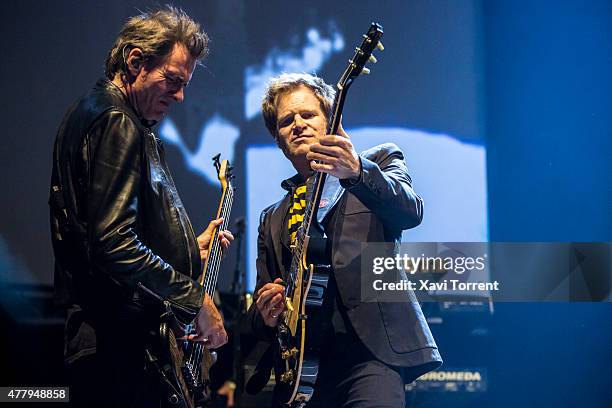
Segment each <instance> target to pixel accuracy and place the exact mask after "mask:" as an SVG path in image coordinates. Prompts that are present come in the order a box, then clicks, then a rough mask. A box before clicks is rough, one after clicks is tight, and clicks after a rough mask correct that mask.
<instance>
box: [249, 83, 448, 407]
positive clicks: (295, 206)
mask: <svg viewBox="0 0 612 408" xmlns="http://www.w3.org/2000/svg"><path fill="white" fill-rule="evenodd" d="M333 99H334V90H333V88H332V87H330V86H329V85H327V84H325V82H323V80H321V79H320V78H317V77H313V76H311V75H307V74H283V75H281V76H279V77H276V78H273V79H271V80H270V84H269V86H268V88H267V90H266V94H265V96H264V102H263V105H262V112H263V116H264V119H265V123H266V127H267V128H268V130H269V131H270V133H271V134H272V136H273V137H274V139H275V141H276V143H277V144H278V146H279V147H280V148H281V150H282V151H283V153H284V155H285V156H286V157H287V159H289V160H290V161H291V163H292V165H293V167H294V168H295V169H296V171H297V174H296V175H295V176H293V177H292V178H290V179H288V180H285V181H283V183H282V187H283V188H284V189H285V190H287V195H285V197H284V198H283V199H282V200H281V201H279V202H277V203H275V204H273V205H271V206H270V207H268V208H266V209H264V211H263V212H262V215H261V219H260V224H259V236H258V241H257V246H258V251H257V286H256V290H255V300H256V301H255V303H254V304H253V306H252V307H251V308H250V310H249V319H250V323H251V326H252V328H253V330H254V332H255V333H257V334H258V335H259V337H260V338H262V339H265V340H268V341H270V342H271V344H272V347H278V343H277V342H276V341H275V333H276V332H275V327H276V326H277V325H278V323H279V319H281V318H282V314H283V312H284V311H285V310H286V307H287V306H286V304H285V301H284V290H285V287H284V285H283V283H284V282H283V280H286V279H287V278H286V277H285V274H286V272H285V271H287V270H289V265H290V263H291V251H290V249H289V248H290V247H291V244H292V242H294V241H292V239H293V235H292V234H294V233H295V229H296V228H297V226H299V223H300V222H301V218H303V216H304V215H303V211H304V209H303V208H304V205H305V198H306V197H303V194H304V193H303V192H304V191H305V190H307V189H308V187H305V185H307V181H306V180H307V178H308V177H309V176H310V175H311V174H312V170H315V171H322V172H325V173H328V176H327V181H326V183H325V187H324V189H323V191H322V194H321V199H320V204H319V207H318V212H317V220H318V222H319V223H320V224H321V225H322V226H323V228H324V231H325V234H326V236H327V240H328V245H327V247H328V256H329V259H328V260H327V261H326V263H327V262H329V263H331V266H332V270H333V272H332V273H331V277H330V284H329V287H328V292H329V294H330V295H331V296H332V297H331V298H330V299H328V301H331V302H330V303H332V302H333V303H332V307H331V308H330V309H332V311H331V312H330V316H329V319H330V321H327V322H325V321H324V322H322V324H321V326H319V327H317V328H311V329H310V334H311V335H315V336H317V337H319V336H321V337H322V338H323V339H324V340H323V342H324V347H323V349H322V351H321V356H320V365H319V371H318V377H317V381H316V384H315V387H314V396H313V397H312V400H311V401H310V402H309V403H308V405H307V407H308V408H310V407H349V406H350V407H353V406H359V407H372V408H374V407H376V408H379V407H395V408H399V407H402V408H403V407H404V400H405V397H404V381H407V382H411V381H413V380H414V379H415V378H417V377H418V376H420V375H422V374H424V373H426V372H428V371H430V370H433V369H435V368H436V367H438V366H439V365H440V364H441V362H442V359H441V357H440V354H439V352H438V349H437V346H436V343H435V341H434V339H433V337H432V334H431V332H430V330H429V327H428V325H427V322H426V321H425V318H424V316H423V313H422V312H421V308H420V306H419V304H418V303H417V301H416V299H415V296H414V294H413V293H412V292H406V293H403V294H402V295H403V296H404V297H403V299H402V301H396V302H385V301H384V300H383V301H380V300H379V301H364V299H362V296H361V286H360V283H361V281H362V279H361V278H362V274H363V273H367V271H362V270H361V268H362V266H361V251H362V243H366V242H388V243H391V244H397V243H399V242H400V240H401V235H402V230H404V229H408V228H413V227H415V226H417V225H419V224H420V223H421V220H422V217H423V202H422V200H421V198H420V197H419V196H418V195H417V194H416V193H415V191H414V190H413V188H412V181H411V178H410V176H409V175H408V170H407V168H406V164H405V162H404V155H403V153H402V152H401V151H400V150H399V148H398V147H397V146H395V145H394V144H391V143H386V144H383V145H380V146H376V147H373V148H371V149H369V150H367V151H365V152H362V153H361V154H357V153H356V152H355V149H354V148H353V145H352V143H351V141H350V138H349V136H348V135H347V134H346V132H345V131H344V130H343V129H342V127H341V126H340V128H339V130H338V134H337V135H326V132H327V126H328V122H329V120H330V118H331V111H332V105H333ZM315 161H316V162H315ZM300 201H301V202H300ZM300 210H301V211H302V214H300ZM296 220H297V221H298V222H297V223H296V222H295V221H296ZM390 246H391V247H396V245H390ZM389 255H393V254H389ZM370 273H371V271H370ZM313 330H314V332H313ZM315 332H316V333H315ZM321 333H322V334H321ZM307 336H308V334H307ZM273 354H274V355H275V356H276V359H277V364H276V366H277V367H279V366H281V367H282V366H284V364H283V362H282V360H281V359H280V358H279V355H280V353H279V352H278V351H277V352H276V353H273ZM259 367H260V369H259V370H258V372H264V371H265V370H264V369H261V367H265V361H262V362H261V363H260V365H259ZM269 367H270V366H268V369H267V371H269ZM309 372H311V371H309ZM277 374H278V373H277ZM402 376H403V378H402ZM276 379H277V383H278V382H279V376H278V375H277V376H276ZM255 382H257V383H259V384H265V380H261V379H257V378H256V377H255V378H254V380H253V383H255Z"/></svg>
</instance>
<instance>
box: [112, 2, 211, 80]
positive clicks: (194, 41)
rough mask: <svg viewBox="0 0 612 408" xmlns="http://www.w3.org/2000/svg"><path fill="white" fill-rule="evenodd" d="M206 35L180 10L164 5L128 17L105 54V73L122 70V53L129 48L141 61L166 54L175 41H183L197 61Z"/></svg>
mask: <svg viewBox="0 0 612 408" xmlns="http://www.w3.org/2000/svg"><path fill="white" fill-rule="evenodd" d="M208 42H209V39H208V35H206V33H205V32H204V31H202V30H201V28H200V24H198V23H196V22H195V21H194V20H193V19H192V18H191V17H189V16H188V15H187V14H186V13H185V12H184V11H183V10H181V9H180V8H177V7H173V6H170V5H166V6H164V7H163V8H160V9H156V10H152V11H149V12H145V13H141V14H139V15H137V16H134V17H130V19H129V20H128V21H127V22H126V23H125V25H124V26H123V28H122V29H121V31H120V32H119V35H118V36H117V39H116V40H115V44H114V45H113V48H112V49H111V50H110V51H109V53H108V56H107V57H106V70H105V73H106V76H107V77H108V78H109V79H113V78H114V77H115V74H116V73H118V72H119V73H123V74H125V73H126V72H125V69H126V68H125V57H126V55H127V54H128V53H129V51H130V50H131V49H133V48H139V49H140V50H142V53H143V55H144V59H145V63H151V62H153V61H155V60H157V59H159V58H165V57H167V56H168V55H169V54H170V53H171V52H172V49H173V48H174V45H175V44H177V43H178V44H182V45H184V46H185V47H186V48H187V50H188V51H189V54H190V55H191V56H192V57H193V58H194V59H195V60H196V62H197V63H198V64H202V60H203V59H204V57H206V54H207V53H208Z"/></svg>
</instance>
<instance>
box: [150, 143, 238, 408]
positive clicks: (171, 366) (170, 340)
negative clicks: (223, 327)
mask: <svg viewBox="0 0 612 408" xmlns="http://www.w3.org/2000/svg"><path fill="white" fill-rule="evenodd" d="M219 157H220V155H216V156H215V157H214V158H213V160H214V162H215V167H216V168H217V173H218V175H219V180H220V181H221V187H222V194H221V202H220V204H219V209H218V211H217V218H220V217H223V222H222V224H221V225H220V227H217V229H216V230H215V231H214V232H213V237H212V239H211V242H210V245H209V248H208V258H207V259H206V265H205V266H204V273H203V274H202V276H201V277H200V279H199V282H200V284H201V285H202V286H203V287H204V291H205V293H207V294H208V295H209V296H210V297H211V299H212V298H213V296H214V294H215V288H216V287H217V277H218V275H219V265H220V264H221V240H220V238H219V231H220V230H226V229H227V226H228V223H229V218H230V212H231V210H232V203H233V201H234V188H233V187H232V179H233V178H234V176H233V175H232V174H231V170H232V168H231V167H230V165H229V162H228V161H227V160H223V161H222V162H220V161H219ZM219 228H220V229H219ZM170 315H171V316H173V315H172V314H170ZM190 333H195V327H194V325H193V323H192V324H189V325H186V326H185V325H182V324H181V323H180V322H178V321H177V320H176V319H174V318H170V319H165V321H164V319H162V323H161V325H160V328H159V335H160V338H161V343H162V344H161V349H162V350H161V354H162V356H161V360H162V364H163V366H164V367H165V370H164V374H163V375H164V377H165V380H166V384H167V385H168V384H171V386H169V387H167V388H168V390H166V391H167V392H166V394H167V401H168V402H169V406H175V407H180V408H195V407H197V406H200V405H201V404H202V403H203V402H205V401H206V400H208V399H209V398H210V375H209V371H210V368H211V366H212V365H213V364H214V363H215V362H216V359H217V358H216V353H215V352H214V351H213V352H211V351H210V350H208V349H207V348H206V347H205V346H204V345H203V344H202V343H199V342H191V341H181V340H179V339H180V338H182V337H184V336H185V335H187V334H190Z"/></svg>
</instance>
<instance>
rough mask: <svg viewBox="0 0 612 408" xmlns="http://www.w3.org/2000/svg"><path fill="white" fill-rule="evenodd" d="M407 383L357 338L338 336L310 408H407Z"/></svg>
mask: <svg viewBox="0 0 612 408" xmlns="http://www.w3.org/2000/svg"><path fill="white" fill-rule="evenodd" d="M405 404H406V402H405V393H404V381H403V380H402V377H401V375H400V373H399V369H397V368H394V367H390V366H388V365H386V364H384V363H382V362H380V361H379V360H377V359H376V358H374V356H373V355H372V354H371V353H370V352H369V351H368V350H367V349H366V348H365V346H364V345H363V344H362V343H361V342H360V341H359V339H357V338H356V337H355V335H354V334H336V335H335V336H334V338H333V341H332V344H331V347H329V348H326V351H325V353H323V354H322V356H321V361H320V365H319V375H318V377H317V382H316V386H315V392H314V395H313V398H312V399H311V400H310V402H309V403H308V404H307V407H308V408H327V407H329V408H332V407H334V408H336V407H342V408H404V407H405Z"/></svg>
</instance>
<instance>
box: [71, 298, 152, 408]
mask: <svg viewBox="0 0 612 408" xmlns="http://www.w3.org/2000/svg"><path fill="white" fill-rule="evenodd" d="M109 316H111V318H109V319H108V321H105V322H99V323H98V324H97V325H96V327H97V329H96V353H95V354H93V355H89V356H84V357H81V358H79V359H77V360H76V361H75V362H73V363H71V364H69V365H68V366H67V374H68V380H69V386H70V406H72V407H77V408H80V407H87V408H89V407H94V408H96V407H109V408H110V407H126V408H127V407H129V408H140V407H143V408H144V407H153V408H154V407H159V406H160V392H159V390H160V385H159V384H160V382H159V376H158V375H157V372H155V371H154V370H152V369H147V367H146V363H145V362H146V359H145V350H146V349H147V346H148V345H150V344H151V338H150V330H151V328H152V327H158V326H156V325H155V324H154V323H155V322H156V318H155V316H154V315H153V316H152V317H149V316H147V315H144V314H143V313H142V309H141V308H140V307H139V306H138V305H136V304H124V305H121V306H120V307H117V308H115V309H110V308H109Z"/></svg>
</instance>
